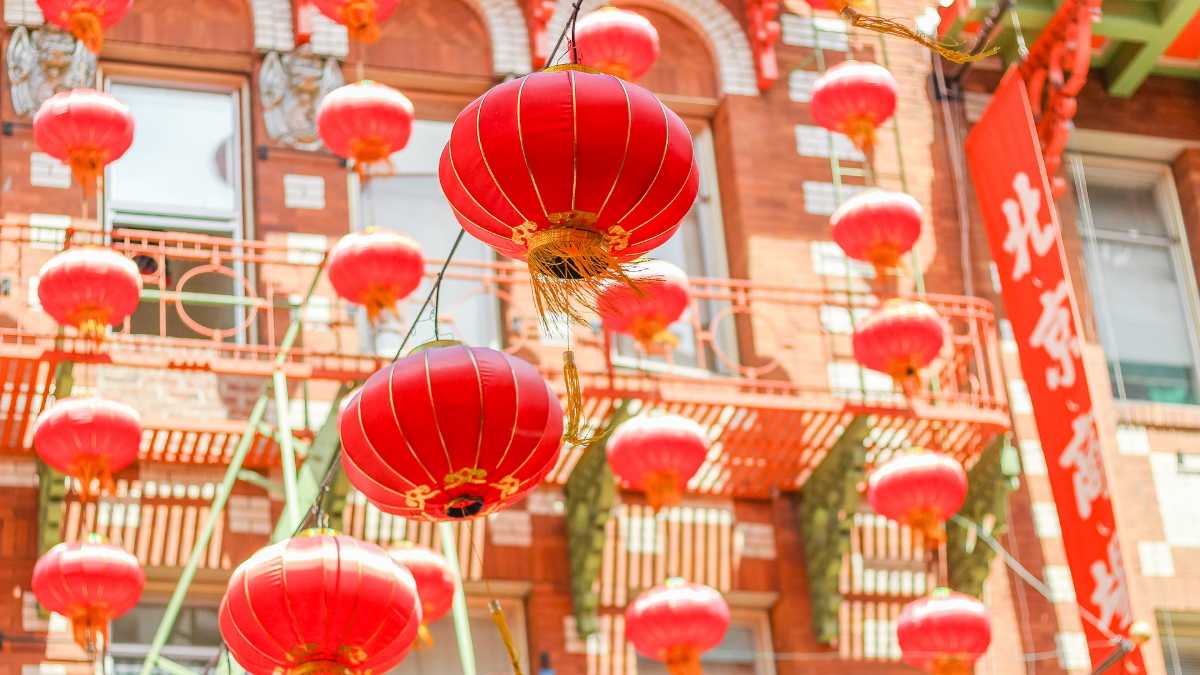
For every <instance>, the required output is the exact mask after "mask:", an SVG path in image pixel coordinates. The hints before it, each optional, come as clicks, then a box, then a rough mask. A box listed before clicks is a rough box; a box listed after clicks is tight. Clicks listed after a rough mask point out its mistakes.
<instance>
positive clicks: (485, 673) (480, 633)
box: [389, 598, 529, 675]
mask: <svg viewBox="0 0 1200 675" xmlns="http://www.w3.org/2000/svg"><path fill="white" fill-rule="evenodd" d="M467 602H468V606H469V607H468V614H469V615H470V617H471V643H472V644H473V645H474V647H475V671H476V673H477V674H478V675H511V673H512V664H511V663H510V662H509V660H508V651H507V650H506V649H505V647H504V642H502V641H501V640H500V633H499V631H498V630H497V629H496V624H494V623H492V617H491V613H490V612H489V611H488V608H487V604H486V602H485V601H484V600H483V599H475V598H468V600H467ZM501 605H502V606H503V608H504V618H505V620H506V621H507V622H508V629H509V631H511V632H512V637H513V642H514V643H515V644H516V647H517V652H518V653H519V654H521V655H525V654H526V653H527V652H528V651H529V648H528V646H527V639H526V636H525V614H524V612H523V611H522V609H521V604H520V603H519V602H517V601H505V602H502V603H501ZM429 631H430V633H432V635H433V646H432V647H427V648H424V649H414V650H412V651H411V652H409V653H408V656H407V657H405V659H404V662H403V663H401V664H400V665H399V666H397V667H396V668H393V669H392V670H391V671H389V673H390V675H445V674H446V673H461V672H462V663H461V661H460V660H459V656H458V642H457V638H456V635H455V633H454V617H453V616H452V615H449V614H448V615H446V616H445V617H444V618H442V619H441V620H440V621H437V622H436V623H434V624H433V625H431V626H430V627H429ZM524 665H525V667H524V669H523V670H524V672H526V673H528V672H529V668H528V661H527V660H526V663H525V664H524Z"/></svg>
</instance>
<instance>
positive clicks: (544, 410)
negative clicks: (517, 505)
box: [338, 343, 563, 520]
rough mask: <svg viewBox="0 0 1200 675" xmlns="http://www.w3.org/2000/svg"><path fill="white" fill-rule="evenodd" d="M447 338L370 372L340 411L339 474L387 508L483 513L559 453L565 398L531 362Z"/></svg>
mask: <svg viewBox="0 0 1200 675" xmlns="http://www.w3.org/2000/svg"><path fill="white" fill-rule="evenodd" d="M451 344H452V345H453V346H439V344H438V343H433V344H431V345H428V346H426V347H425V348H423V349H421V350H420V351H419V352H417V353H414V354H410V355H409V356H408V357H407V358H403V359H400V360H399V361H396V362H395V363H393V364H392V365H390V366H388V367H387V368H384V369H383V370H380V371H379V372H377V373H375V374H374V375H372V376H371V377H370V379H368V380H367V382H366V384H364V385H363V387H362V389H361V390H360V391H359V392H358V393H357V394H355V395H354V398H353V399H352V400H351V401H350V403H349V404H347V405H346V407H345V408H344V409H343V410H342V413H341V415H340V418H339V421H338V426H339V430H340V433H341V439H342V466H343V467H344V468H345V470H346V475H347V476H348V477H349V479H350V482H351V483H353V484H354V487H355V488H357V489H358V491H359V492H362V493H363V495H365V496H366V498H367V499H368V500H370V501H371V503H372V504H374V505H375V506H377V507H378V508H379V509H380V510H382V511H385V512H387V513H391V514H395V515H398V516H403V517H405V518H409V519H418V520H448V519H461V518H472V517H476V516H484V515H487V514H489V513H491V512H493V511H495V510H497V509H502V508H504V507H506V506H509V505H510V504H513V503H514V502H517V501H519V500H520V499H522V498H523V497H524V496H525V494H526V493H527V492H529V491H530V490H532V489H533V488H535V487H537V485H538V484H539V483H540V482H541V480H542V478H543V477H545V475H546V474H547V473H549V472H550V470H551V469H552V468H554V463H555V461H556V460H557V459H558V448H559V442H560V441H561V439H562V433H563V412H562V407H561V406H560V405H559V403H558V398H557V397H556V396H555V395H554V392H553V391H551V390H550V385H548V384H547V383H546V381H545V380H544V379H542V376H541V374H540V373H538V371H537V369H536V368H534V367H533V366H531V365H529V364H528V363H526V362H525V361H522V360H520V359H518V358H515V357H512V356H509V355H508V354H505V353H503V352H500V351H496V350H495V349H487V348H485V347H466V346H463V345H458V344H454V343H451ZM400 402H403V404H400Z"/></svg>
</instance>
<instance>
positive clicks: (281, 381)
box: [272, 370, 301, 531]
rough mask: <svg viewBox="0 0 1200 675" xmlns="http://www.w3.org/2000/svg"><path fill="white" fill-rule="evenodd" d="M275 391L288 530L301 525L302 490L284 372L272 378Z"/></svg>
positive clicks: (284, 518)
mask: <svg viewBox="0 0 1200 675" xmlns="http://www.w3.org/2000/svg"><path fill="white" fill-rule="evenodd" d="M272 382H273V383H274V387H273V389H274V390H275V427H276V428H277V429H278V430H279V434H278V439H279V470H280V473H282V474H283V518H282V520H283V521H285V522H286V523H287V527H288V530H289V531H290V530H294V529H295V528H296V527H297V526H298V525H300V517H301V513H300V489H299V487H298V486H297V483H296V449H295V446H293V445H292V440H293V436H292V420H291V416H292V407H291V405H289V403H288V384H287V378H286V377H284V375H283V371H282V370H276V371H275V374H274V375H273V376H272Z"/></svg>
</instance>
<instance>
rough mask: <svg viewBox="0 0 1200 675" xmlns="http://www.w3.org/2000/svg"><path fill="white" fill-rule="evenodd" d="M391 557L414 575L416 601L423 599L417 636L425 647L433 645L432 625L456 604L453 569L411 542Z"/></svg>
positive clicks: (440, 557)
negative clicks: (430, 625)
mask: <svg viewBox="0 0 1200 675" xmlns="http://www.w3.org/2000/svg"><path fill="white" fill-rule="evenodd" d="M388 554H389V555H391V556H392V560H395V561H396V562H398V563H400V564H401V565H403V566H404V567H405V568H407V569H408V571H409V572H412V575H413V579H414V580H415V581H416V583H417V597H419V598H420V599H421V617H422V620H421V629H420V631H419V632H418V636H419V639H420V641H421V643H422V644H424V645H425V646H429V645H432V644H433V637H432V636H431V635H430V633H429V624H431V623H433V622H435V621H437V620H438V619H441V618H442V617H443V616H446V613H447V612H449V611H450V606H451V605H452V604H453V603H454V579H455V575H454V568H452V567H450V562H449V561H448V560H446V558H445V557H443V556H441V555H438V554H437V553H436V552H434V551H431V550H430V549H427V548H425V547H424V546H417V545H416V544H413V543H411V542H402V543H401V544H400V545H398V546H396V547H395V548H392V549H391V550H390V551H388Z"/></svg>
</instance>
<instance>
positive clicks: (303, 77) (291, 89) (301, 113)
mask: <svg viewBox="0 0 1200 675" xmlns="http://www.w3.org/2000/svg"><path fill="white" fill-rule="evenodd" d="M344 83H345V79H344V78H343V77H342V68H341V66H340V65H339V64H338V61H337V59H334V58H332V57H323V56H318V55H316V54H313V53H312V50H311V49H309V48H308V47H307V46H305V47H301V48H300V49H297V50H295V51H291V52H288V53H286V54H280V53H279V52H268V53H267V55H266V56H265V57H264V58H263V63H262V68H261V70H260V71H259V76H258V91H259V97H260V98H261V100H262V108H263V123H264V124H265V125H266V127H267V134H268V135H270V137H271V138H273V139H275V140H278V141H282V142H284V143H287V144H288V145H290V146H292V147H294V148H299V149H301V150H315V149H317V148H319V147H321V139H320V137H319V136H318V135H317V104H318V103H320V102H321V99H322V98H323V97H324V96H325V94H327V93H329V92H330V91H333V90H334V89H337V88H338V87H340V86H342V84H344Z"/></svg>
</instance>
